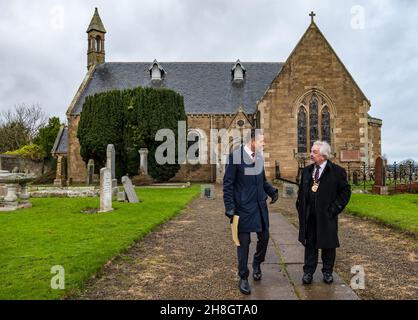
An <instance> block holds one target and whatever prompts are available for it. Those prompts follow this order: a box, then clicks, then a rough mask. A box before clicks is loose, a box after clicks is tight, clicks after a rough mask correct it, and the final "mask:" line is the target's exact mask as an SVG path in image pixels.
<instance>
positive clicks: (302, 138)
mask: <svg viewBox="0 0 418 320" xmlns="http://www.w3.org/2000/svg"><path fill="white" fill-rule="evenodd" d="M306 129H307V128H306V111H305V108H304V107H303V106H302V107H300V109H299V113H298V152H299V153H306V152H307V150H308V149H307V147H308V144H307V141H306V138H307V134H306V133H307V132H306Z"/></svg>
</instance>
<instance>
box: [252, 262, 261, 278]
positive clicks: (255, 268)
mask: <svg viewBox="0 0 418 320" xmlns="http://www.w3.org/2000/svg"><path fill="white" fill-rule="evenodd" d="M261 276H262V274H261V268H260V265H259V264H254V265H253V279H254V281H260V280H261Z"/></svg>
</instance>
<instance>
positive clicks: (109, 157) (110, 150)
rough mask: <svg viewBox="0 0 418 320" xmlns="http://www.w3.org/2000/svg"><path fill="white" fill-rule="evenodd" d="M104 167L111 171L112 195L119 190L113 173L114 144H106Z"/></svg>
mask: <svg viewBox="0 0 418 320" xmlns="http://www.w3.org/2000/svg"><path fill="white" fill-rule="evenodd" d="M106 168H108V169H110V170H111V173H112V195H114V196H116V195H117V194H118V192H119V188H118V180H117V179H116V174H115V146H114V145H113V144H108V145H107V149H106Z"/></svg>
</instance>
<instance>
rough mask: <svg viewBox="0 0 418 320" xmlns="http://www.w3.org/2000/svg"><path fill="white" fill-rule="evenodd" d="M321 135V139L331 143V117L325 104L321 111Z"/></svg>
mask: <svg viewBox="0 0 418 320" xmlns="http://www.w3.org/2000/svg"><path fill="white" fill-rule="evenodd" d="M321 136H322V140H324V141H327V142H328V143H331V117H330V113H329V110H328V107H327V106H325V107H324V108H322V112H321Z"/></svg>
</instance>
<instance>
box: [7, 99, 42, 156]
mask: <svg viewBox="0 0 418 320" xmlns="http://www.w3.org/2000/svg"><path fill="white" fill-rule="evenodd" d="M47 122H48V117H47V116H46V115H45V113H44V112H43V111H42V108H41V106H40V105H39V104H32V105H30V106H29V105H26V104H19V105H16V106H15V107H14V108H13V109H12V110H7V111H3V112H2V113H1V114H0V152H5V151H9V150H15V149H19V148H21V147H23V146H24V145H26V144H30V143H32V141H33V139H34V138H35V137H36V135H37V133H38V131H39V129H40V128H42V127H44V126H45V125H46V124H47Z"/></svg>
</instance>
